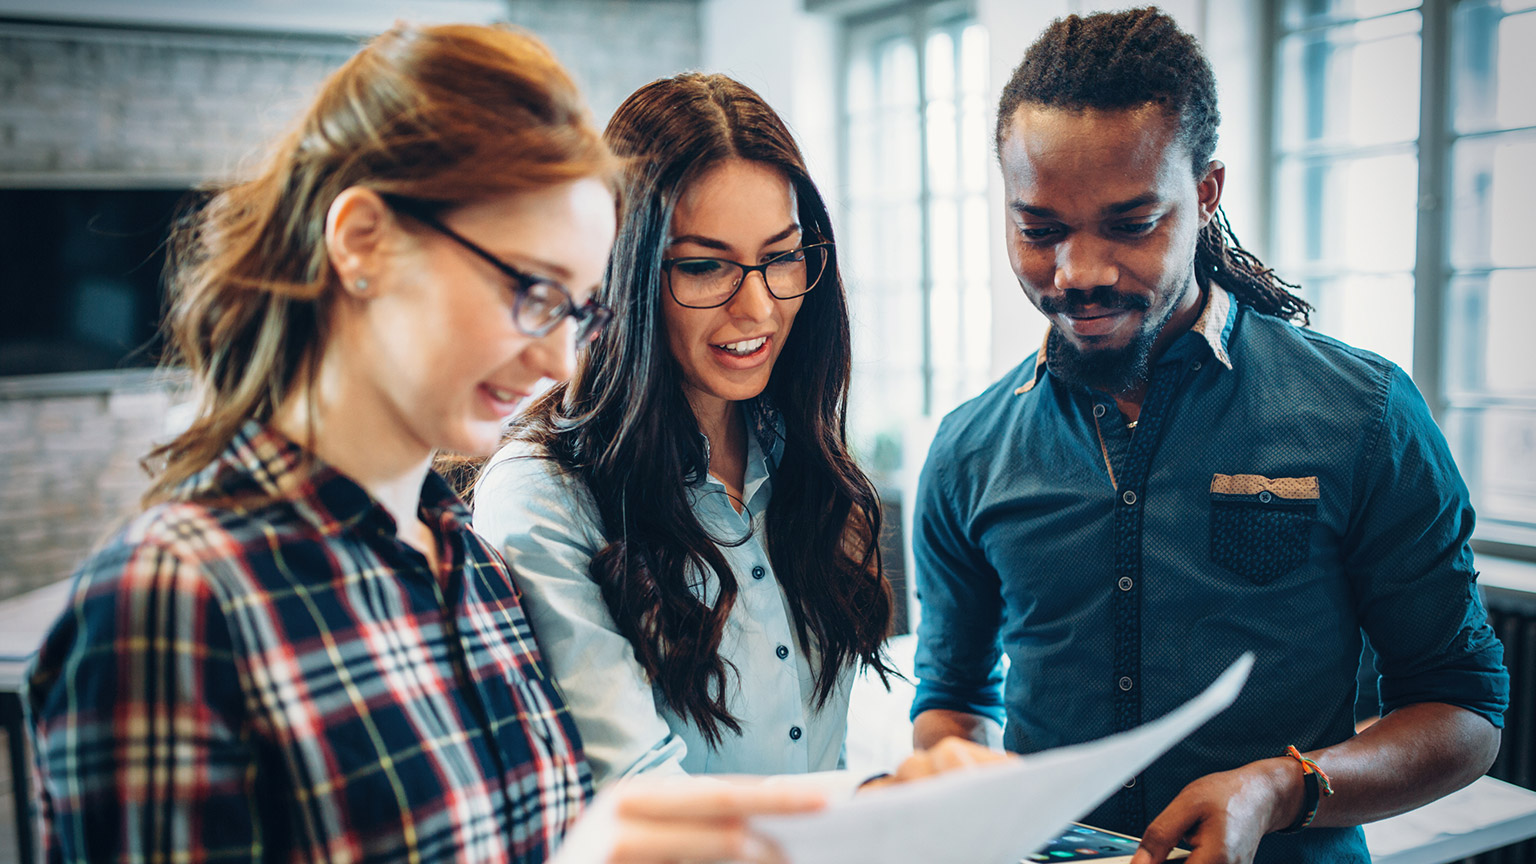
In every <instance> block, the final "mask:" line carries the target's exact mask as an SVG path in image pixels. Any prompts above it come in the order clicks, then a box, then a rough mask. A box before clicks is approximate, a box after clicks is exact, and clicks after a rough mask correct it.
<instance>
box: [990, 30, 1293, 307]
mask: <svg viewBox="0 0 1536 864" xmlns="http://www.w3.org/2000/svg"><path fill="white" fill-rule="evenodd" d="M1026 102H1027V103H1030V104H1032V105H1039V106H1042V107H1046V108H1062V109H1066V110H1069V111H1081V110H1084V109H1088V108H1092V109H1094V110H1098V111H1122V110H1127V109H1131V108H1137V107H1140V106H1142V105H1146V104H1148V103H1155V104H1157V105H1158V106H1160V107H1161V108H1162V110H1163V112H1164V114H1165V115H1167V116H1170V117H1174V118H1177V120H1178V136H1179V140H1180V141H1182V142H1183V143H1184V145H1185V146H1186V147H1187V148H1188V149H1189V154H1190V161H1191V166H1190V167H1191V169H1192V170H1193V171H1194V175H1195V177H1197V178H1198V177H1201V176H1204V174H1205V171H1206V166H1207V165H1208V164H1209V163H1210V160H1211V154H1212V153H1214V152H1216V127H1217V126H1218V125H1219V124H1220V123H1221V112H1219V111H1218V110H1217V109H1216V76H1215V75H1214V74H1213V73H1212V72H1211V65H1210V63H1208V62H1207V61H1206V59H1205V54H1204V52H1202V51H1201V50H1200V45H1199V43H1197V42H1196V41H1195V39H1194V37H1192V36H1190V35H1189V34H1188V33H1185V32H1184V31H1182V30H1180V29H1179V27H1178V25H1177V24H1176V23H1174V20H1173V19H1172V18H1170V17H1169V16H1168V15H1165V14H1164V13H1163V12H1162V11H1160V10H1159V9H1157V8H1156V7H1151V6H1149V7H1146V8H1144V9H1131V10H1127V11H1124V12H1106V13H1101V14H1097V15H1089V16H1087V17H1081V16H1078V15H1069V16H1067V17H1065V18H1058V19H1057V20H1056V21H1054V22H1052V23H1051V26H1050V27H1049V28H1047V29H1046V31H1045V33H1043V34H1041V36H1040V38H1039V39H1037V40H1036V41H1035V44H1033V45H1031V46H1030V48H1029V51H1028V52H1027V53H1025V55H1024V60H1023V62H1021V63H1020V64H1019V66H1018V68H1017V69H1015V70H1013V77H1011V78H1010V79H1009V80H1008V86H1007V87H1005V88H1003V96H1002V99H1001V100H999V102H998V108H997V130H996V133H995V134H996V138H995V142H996V144H997V146H998V148H999V150H1001V146H1002V142H1003V137H1004V135H1006V134H1007V132H1008V130H1009V128H1010V127H1011V125H1012V121H1013V117H1014V114H1015V113H1016V112H1017V111H1018V109H1019V106H1020V105H1023V104H1024V103H1026ZM1195 272H1196V274H1197V275H1198V276H1199V277H1200V278H1201V279H1206V278H1209V279H1212V280H1214V281H1215V282H1216V283H1217V284H1219V285H1221V286H1222V287H1223V288H1225V289H1227V290H1228V291H1230V292H1231V293H1232V294H1233V296H1235V297H1236V298H1237V299H1238V300H1240V301H1242V302H1243V303H1246V304H1247V305H1249V306H1251V307H1253V308H1254V310H1256V311H1258V312H1262V313H1264V314H1266V315H1273V316H1275V317H1277V318H1285V319H1287V320H1292V321H1298V322H1300V323H1301V324H1303V325H1306V324H1308V323H1310V320H1311V319H1310V317H1309V313H1310V312H1311V311H1312V304H1310V303H1308V302H1307V301H1305V300H1303V299H1301V298H1300V297H1298V296H1296V295H1295V294H1292V293H1291V292H1290V291H1289V290H1287V289H1295V288H1296V287H1297V286H1295V285H1293V284H1291V283H1290V282H1286V281H1285V280H1283V279H1281V278H1280V277H1279V276H1277V275H1275V272H1274V271H1273V270H1271V269H1270V268H1268V267H1265V266H1264V264H1263V262H1261V261H1259V259H1258V258H1257V257H1256V256H1255V255H1254V254H1253V253H1252V252H1249V251H1248V250H1247V249H1244V248H1243V247H1242V245H1241V244H1240V243H1238V241H1237V235H1235V234H1233V233H1232V226H1231V225H1229V224H1228V223H1227V217H1226V214H1224V213H1222V212H1221V210H1220V208H1218V209H1217V211H1216V215H1215V217H1214V218H1212V219H1211V221H1210V222H1209V223H1207V224H1206V226H1205V227H1204V228H1202V229H1201V230H1200V237H1199V240H1198V242H1197V244H1196V246H1195Z"/></svg>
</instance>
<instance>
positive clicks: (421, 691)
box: [26, 423, 591, 864]
mask: <svg viewBox="0 0 1536 864" xmlns="http://www.w3.org/2000/svg"><path fill="white" fill-rule="evenodd" d="M303 455H304V454H303V451H302V450H301V449H300V448H299V447H298V446H297V445H295V444H293V443H292V442H290V441H288V440H287V439H285V438H283V437H281V436H280V435H278V434H276V433H275V432H273V431H271V430H270V429H267V428H264V427H262V426H261V425H259V424H256V423H250V424H247V426H246V427H245V428H244V429H242V430H241V432H240V433H239V434H238V435H237V436H236V437H235V439H234V440H233V441H232V442H231V444H230V446H229V448H228V449H227V450H226V451H225V452H224V454H223V455H222V456H221V457H220V458H219V459H218V460H216V462H215V463H214V464H213V465H212V466H210V467H209V468H208V469H207V470H205V471H204V472H202V473H201V474H200V475H198V476H197V477H195V478H193V479H192V480H191V481H189V482H188V484H187V486H186V487H184V488H183V490H182V492H183V493H184V494H182V495H180V496H179V498H178V501H177V502H173V503H168V504H163V505H160V506H157V507H154V508H152V509H150V510H148V511H147V512H145V513H143V514H141V515H140V516H139V517H137V518H136V519H134V520H133V521H132V522H131V523H129V524H128V525H127V526H126V527H124V528H123V529H122V530H121V531H119V532H117V534H115V535H114V537H113V538H112V539H111V540H110V541H108V542H107V543H106V544H105V545H104V546H103V547H102V548H100V549H99V550H98V551H97V552H96V553H95V554H93V555H92V556H91V557H90V559H89V560H87V561H86V562H85V564H83V565H82V566H81V568H80V570H79V572H78V573H77V575H76V584H75V588H74V592H73V599H72V601H71V603H70V605H69V607H68V608H67V609H66V610H65V612H64V614H63V615H62V617H61V618H60V619H59V621H58V622H57V623H56V624H55V625H54V628H53V630H52V632H51V633H50V635H49V636H48V638H47V640H46V641H45V643H44V645H43V647H42V650H41V652H40V653H39V655H38V657H37V659H36V661H35V663H34V666H33V668H32V669H31V671H30V674H29V676H28V679H29V680H28V689H27V696H26V701H27V705H28V710H29V711H30V712H31V721H32V728H33V732H34V735H35V742H34V743H35V745H36V746H35V752H36V763H37V768H38V774H39V785H40V789H39V796H38V800H39V802H40V810H41V817H42V821H43V823H44V826H43V827H44V831H43V836H44V838H45V840H44V842H45V845H46V849H47V860H48V861H49V862H66V861H67V862H75V861H123V862H129V861H132V862H148V864H154V862H171V861H175V862H179V864H198V862H237V861H337V862H340V861H354V862H365V861H366V862H396V861H399V862H407V861H409V862H417V861H449V860H452V861H474V862H508V861H517V862H523V861H543V860H545V859H546V858H548V857H549V856H550V855H551V854H552V852H553V850H554V848H555V847H556V845H557V844H558V842H559V838H560V837H561V835H562V834H563V833H564V831H565V830H566V829H567V828H568V827H569V826H570V824H571V823H572V822H573V821H574V820H575V818H576V817H577V816H578V815H579V814H580V812H581V811H582V808H583V806H584V803H585V801H586V799H587V796H588V795H589V794H590V791H591V777H590V773H589V771H588V768H587V765H586V762H585V761H584V759H583V758H582V754H581V747H580V744H579V741H578V738H577V733H576V729H575V727H574V725H573V724H572V722H571V720H570V718H569V717H568V716H567V714H566V710H565V706H564V703H563V701H562V699H561V697H560V694H559V692H558V691H557V690H556V688H555V686H554V683H553V682H552V681H551V680H550V679H549V677H548V676H547V674H546V673H545V671H544V669H543V668H542V664H541V660H540V658H539V654H538V649H537V648H536V647H535V645H534V642H533V637H532V633H531V631H530V628H529V626H528V622H527V619H526V618H525V617H524V616H523V611H522V609H521V607H520V605H519V601H518V594H517V591H516V589H515V588H514V587H513V583H512V581H511V579H510V578H509V576H508V573H507V570H506V568H505V566H504V565H503V564H502V562H501V560H500V558H499V557H498V556H497V553H496V552H494V551H492V550H491V548H489V547H488V546H487V545H486V544H484V543H483V542H482V541H481V540H480V539H479V538H478V537H477V536H476V535H475V534H474V533H473V532H472V531H471V530H470V529H469V527H468V514H467V512H466V511H465V509H464V507H463V505H462V504H461V503H460V502H459V500H458V499H457V498H456V497H455V496H454V494H453V493H452V491H450V490H449V488H448V486H447V484H446V483H444V481H443V480H442V478H440V477H438V476H437V475H436V474H431V475H429V476H428V478H427V480H426V483H425V485H424V486H423V488H422V508H421V511H420V512H421V514H422V518H423V520H424V521H425V523H426V524H427V525H429V526H432V527H433V528H434V529H435V534H436V536H437V541H438V550H439V559H440V561H441V566H440V568H439V572H438V573H437V574H434V573H432V572H431V570H430V569H429V567H428V564H427V561H426V559H425V558H424V557H423V556H422V555H420V554H419V553H418V552H416V551H415V550H414V549H412V548H411V547H409V546H407V545H405V544H404V543H402V542H401V541H400V540H399V539H398V538H397V537H396V533H395V523H394V520H393V519H392V518H391V517H390V516H389V514H388V513H387V512H386V511H385V510H384V509H383V507H381V506H380V505H379V504H378V503H377V502H376V501H374V500H373V499H372V498H371V497H370V496H369V495H368V494H367V493H366V492H365V491H364V490H363V489H362V487H360V486H358V485H357V484H356V483H355V482H353V481H352V480H350V479H348V478H346V477H344V476H342V475H341V474H339V473H338V472H336V471H335V470H334V469H330V468H328V467H326V466H324V465H322V464H318V463H316V462H314V461H311V462H310V463H309V465H308V466H307V467H306V465H305V460H304V458H303Z"/></svg>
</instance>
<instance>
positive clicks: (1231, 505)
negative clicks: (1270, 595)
mask: <svg viewBox="0 0 1536 864" xmlns="http://www.w3.org/2000/svg"><path fill="white" fill-rule="evenodd" d="M1318 498H1319V495H1318V484H1317V478H1316V477H1274V478H1271V477H1264V476H1261V475H1258V474H1216V475H1214V476H1212V477H1211V561H1213V562H1214V563H1216V564H1219V565H1221V566H1222V567H1225V568H1226V569H1228V570H1231V571H1232V572H1233V573H1236V574H1238V575H1239V576H1246V577H1248V578H1249V579H1250V580H1252V581H1253V582H1254V583H1255V584H1257V585H1265V584H1268V583H1270V582H1273V581H1274V580H1276V579H1278V578H1280V577H1281V576H1284V575H1285V574H1287V573H1289V572H1291V571H1292V570H1295V569H1296V568H1297V567H1300V566H1301V565H1302V564H1304V563H1306V560H1307V557H1308V555H1309V554H1310V552H1311V549H1312V523H1313V522H1315V521H1317V504H1318Z"/></svg>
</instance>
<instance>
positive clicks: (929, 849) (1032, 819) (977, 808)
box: [752, 654, 1253, 864]
mask: <svg viewBox="0 0 1536 864" xmlns="http://www.w3.org/2000/svg"><path fill="white" fill-rule="evenodd" d="M1252 668H1253V655H1252V654H1244V655H1243V656H1242V657H1240V658H1238V660H1237V661H1236V662H1234V663H1233V664H1232V665H1231V666H1230V667H1228V668H1227V670H1226V671H1225V672H1223V673H1222V674H1221V676H1220V677H1219V678H1217V679H1216V681H1215V683H1213V684H1212V685H1211V686H1210V687H1208V688H1206V690H1205V692H1204V693H1201V694H1200V695H1199V696H1196V697H1195V698H1194V699H1192V700H1190V701H1189V702H1187V703H1185V704H1184V705H1182V706H1181V707H1179V708H1177V709H1176V710H1174V711H1171V712H1169V713H1168V714H1166V715H1164V716H1163V717H1161V718H1159V719H1157V720H1154V721H1152V722H1151V723H1147V724H1145V725H1143V726H1139V727H1137V728H1135V729H1132V730H1130V731H1128V732H1122V733H1119V734H1117V735H1111V736H1109V737H1107V738H1101V739H1099V740H1098V741H1093V742H1090V743H1087V744H1079V745H1076V746H1073V747H1063V748H1060V749H1057V750H1048V751H1045V752H1043V753H1036V754H1033V755H1030V756H1026V757H1022V758H1020V759H1017V760H1012V761H1010V762H1007V763H1002V764H997V765H987V766H983V767H979V768H976V769H973V770H969V771H960V772H956V773H953V774H946V775H943V776H940V777H935V778H933V779H931V780H925V781H923V782H920V783H911V784H905V785H901V786H892V787H889V788H885V789H880V790H875V791H870V792H867V793H865V794H863V795H859V796H856V797H855V798H853V799H851V800H849V801H848V802H846V803H843V804H840V805H835V806H832V807H829V808H827V809H826V810H823V811H820V812H817V813H813V814H809V815H805V816H774V817H759V818H756V819H753V820H752V827H753V828H754V830H756V831H758V832H760V833H762V834H763V835H765V836H767V837H769V838H772V839H773V840H774V842H776V843H778V845H779V848H780V849H781V850H782V851H783V852H784V855H785V858H786V860H788V861H789V862H790V864H857V862H870V864H908V862H910V864H931V862H934V861H966V862H974V864H1014V862H1017V861H1019V860H1020V859H1021V858H1023V857H1024V856H1025V855H1028V854H1030V853H1031V852H1034V851H1035V850H1036V849H1038V848H1040V847H1041V846H1044V845H1045V844H1046V843H1047V842H1049V841H1050V840H1051V839H1052V838H1054V837H1055V836H1056V834H1057V833H1058V832H1060V831H1061V829H1062V828H1064V827H1066V825H1067V824H1068V823H1069V822H1072V821H1073V820H1075V819H1079V818H1081V817H1082V816H1083V815H1084V814H1086V813H1088V812H1089V811H1091V810H1092V809H1093V808H1094V807H1096V806H1098V804H1099V803H1100V802H1101V801H1103V800H1104V799H1106V798H1108V797H1109V796H1110V795H1111V794H1112V793H1113V792H1114V791H1115V790H1116V789H1118V788H1120V785H1121V784H1123V783H1124V782H1125V781H1126V780H1128V779H1130V778H1131V777H1134V776H1136V774H1137V773H1138V772H1140V771H1141V769H1143V768H1145V767H1146V766H1147V765H1148V764H1150V763H1151V762H1152V761H1153V760H1154V759H1156V758H1157V757H1158V756H1161V755H1162V754H1163V753H1164V752H1165V751H1167V750H1168V748H1169V747H1172V746H1173V745H1174V744H1175V743H1177V742H1178V741H1180V740H1182V739H1183V738H1184V737H1185V736H1186V735H1188V734H1189V733H1191V732H1193V731H1194V730H1195V729H1197V728H1199V727H1200V725H1201V724H1203V723H1205V721H1207V720H1209V719H1210V718H1211V717H1213V716H1215V715H1216V714H1217V713H1218V712H1220V711H1222V710H1223V709H1225V708H1226V707H1227V706H1228V705H1231V704H1232V701H1233V700H1234V699H1236V698H1237V694H1238V691H1239V690H1241V689H1242V687H1243V683H1244V682H1245V681H1247V679H1248V673H1249V671H1250V670H1251V669H1252Z"/></svg>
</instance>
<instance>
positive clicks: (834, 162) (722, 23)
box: [699, 0, 840, 220]
mask: <svg viewBox="0 0 1536 864" xmlns="http://www.w3.org/2000/svg"><path fill="white" fill-rule="evenodd" d="M699 11H700V25H701V26H700V29H701V30H702V33H703V45H702V51H701V55H702V58H703V60H702V64H701V68H702V69H703V70H704V71H706V72H723V73H725V74H727V75H730V76H731V77H732V78H735V79H736V80H738V81H740V82H742V83H743V84H746V85H747V86H748V87H751V88H752V89H754V90H756V91H757V92H758V93H759V94H761V95H762V97H763V98H764V99H765V100H767V102H768V104H769V105H770V106H772V107H773V109H774V110H776V111H777V112H779V116H781V117H783V118H784V122H785V123H786V124H788V126H789V128H790V131H792V132H793V133H794V134H795V138H796V140H798V141H799V142H800V147H801V149H802V150H803V151H804V153H805V159H806V163H807V165H808V167H809V168H810V171H811V177H812V178H813V179H814V180H815V181H816V185H817V187H818V188H819V189H820V190H821V192H822V194H823V195H825V196H827V197H828V198H829V199H835V194H836V193H835V190H836V189H838V188H839V183H838V180H839V178H838V171H837V167H838V129H837V110H838V103H837V93H838V44H837V34H838V26H837V21H836V19H834V18H832V17H831V16H826V15H813V14H808V13H806V12H804V11H803V10H802V4H801V0H705V2H704V3H703V4H702V6H701V7H700V10H699ZM828 205H829V206H830V207H831V208H832V210H833V218H834V220H835V219H837V218H838V213H837V211H838V210H839V209H840V208H839V206H838V202H837V201H836V200H829V201H828Z"/></svg>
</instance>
